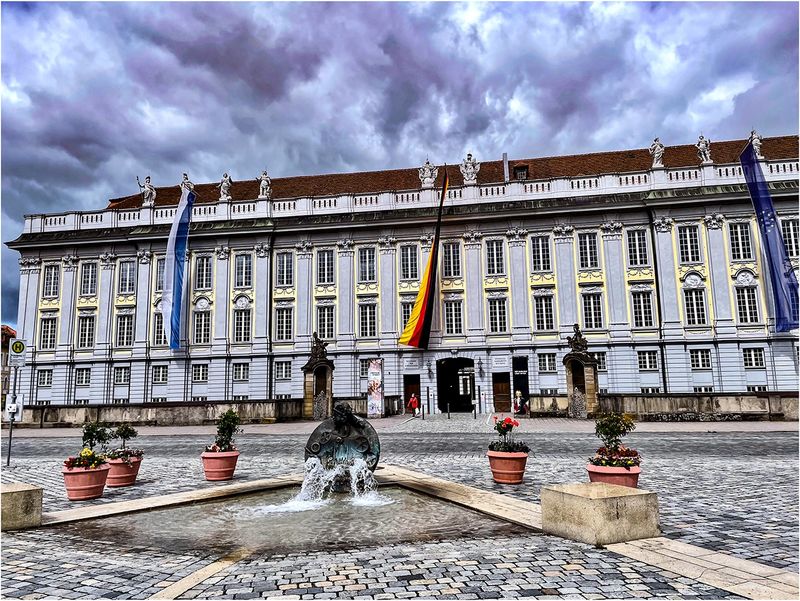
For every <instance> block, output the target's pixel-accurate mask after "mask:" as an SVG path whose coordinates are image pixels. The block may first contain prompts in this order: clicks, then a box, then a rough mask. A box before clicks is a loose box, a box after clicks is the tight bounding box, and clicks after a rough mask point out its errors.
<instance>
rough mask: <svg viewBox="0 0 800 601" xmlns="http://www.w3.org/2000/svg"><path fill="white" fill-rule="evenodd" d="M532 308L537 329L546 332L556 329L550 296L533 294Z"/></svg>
mask: <svg viewBox="0 0 800 601" xmlns="http://www.w3.org/2000/svg"><path fill="white" fill-rule="evenodd" d="M533 309H534V312H535V317H534V325H535V326H536V330H537V331H539V332H548V331H551V330H555V329H556V321H555V314H554V312H553V297H552V296H550V295H547V296H534V297H533Z"/></svg>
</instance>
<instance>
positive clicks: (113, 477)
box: [106, 457, 142, 488]
mask: <svg viewBox="0 0 800 601" xmlns="http://www.w3.org/2000/svg"><path fill="white" fill-rule="evenodd" d="M106 461H107V462H108V465H110V466H111V470H110V471H109V472H108V482H107V484H108V486H109V487H112V488H113V487H116V486H130V485H132V484H134V483H135V482H136V476H137V474H138V473H139V468H140V467H141V465H142V458H141V457H131V458H130V459H129V462H130V465H128V463H126V462H125V460H124V459H106Z"/></svg>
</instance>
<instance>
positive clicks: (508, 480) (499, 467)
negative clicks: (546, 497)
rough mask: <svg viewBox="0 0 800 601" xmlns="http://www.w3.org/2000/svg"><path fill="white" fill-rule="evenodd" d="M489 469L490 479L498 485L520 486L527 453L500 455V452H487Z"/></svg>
mask: <svg viewBox="0 0 800 601" xmlns="http://www.w3.org/2000/svg"><path fill="white" fill-rule="evenodd" d="M486 455H487V456H488V457H489V467H490V468H491V470H492V478H494V481H495V482H497V483H499V484H522V477H523V476H524V475H525V464H526V463H527V461H528V454H527V453H502V452H500V451H487V453H486Z"/></svg>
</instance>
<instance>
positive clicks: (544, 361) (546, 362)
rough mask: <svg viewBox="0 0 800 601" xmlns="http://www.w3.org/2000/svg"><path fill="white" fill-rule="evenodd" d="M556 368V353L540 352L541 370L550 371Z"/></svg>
mask: <svg viewBox="0 0 800 601" xmlns="http://www.w3.org/2000/svg"><path fill="white" fill-rule="evenodd" d="M555 370H556V354H555V353H539V371H540V372H550V371H555Z"/></svg>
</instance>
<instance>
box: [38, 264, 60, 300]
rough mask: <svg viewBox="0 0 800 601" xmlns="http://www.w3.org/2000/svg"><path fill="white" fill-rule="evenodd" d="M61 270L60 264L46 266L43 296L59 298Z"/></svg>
mask: <svg viewBox="0 0 800 601" xmlns="http://www.w3.org/2000/svg"><path fill="white" fill-rule="evenodd" d="M60 278H61V271H60V268H59V266H58V265H45V266H44V283H43V285H42V298H58V286H59V280H60Z"/></svg>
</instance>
